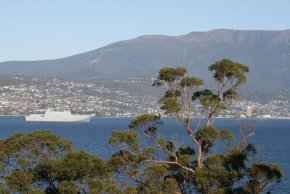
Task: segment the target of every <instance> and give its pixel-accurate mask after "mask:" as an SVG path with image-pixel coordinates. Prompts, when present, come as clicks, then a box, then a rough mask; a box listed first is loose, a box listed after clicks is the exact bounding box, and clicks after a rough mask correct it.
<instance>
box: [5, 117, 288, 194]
mask: <svg viewBox="0 0 290 194" xmlns="http://www.w3.org/2000/svg"><path fill="white" fill-rule="evenodd" d="M131 120H132V118H94V119H92V121H91V122H89V123H60V122H25V121H24V118H23V117H20V116H1V117H0V138H1V139H4V138H7V137H9V136H10V135H11V134H13V133H15V132H21V133H29V132H32V131H35V130H50V131H52V132H54V133H56V134H58V135H60V136H61V137H62V138H65V139H69V140H72V141H73V143H74V148H75V149H77V150H78V149H83V150H86V151H88V152H90V153H92V154H96V155H99V156H101V157H103V158H104V159H109V158H110V156H111V155H112V153H114V151H115V149H114V148H113V147H111V146H110V145H109V144H108V138H109V136H110V134H111V133H112V131H113V130H118V129H120V130H126V129H127V128H128V127H127V126H128V124H129V123H130V121H131ZM163 121H164V125H163V126H162V127H161V130H160V135H162V136H166V137H167V138H169V139H172V140H173V141H176V142H178V144H180V145H182V144H189V145H190V144H191V141H190V139H189V138H188V136H187V135H186V133H185V131H184V130H182V126H181V125H180V124H178V123H177V122H176V121H175V120H174V119H163ZM245 122H246V123H248V124H250V125H251V123H252V122H253V121H252V120H246V121H245ZM255 123H256V128H255V134H254V135H253V136H251V137H250V139H249V142H250V143H253V144H254V145H255V147H256V148H257V149H258V152H259V153H258V155H257V156H256V158H255V159H256V160H259V161H264V162H273V163H277V164H279V165H280V166H281V167H282V170H283V172H284V177H283V180H282V182H281V183H280V184H278V185H277V186H275V187H274V188H273V191H272V192H273V193H278V194H288V193H290V141H289V138H290V120H286V119H284V120H279V119H267V120H256V121H255ZM237 124H238V123H237V121H235V120H233V119H218V120H217V121H216V122H215V124H214V125H215V127H217V128H224V127H227V128H230V129H231V130H232V131H233V132H234V134H235V135H236V136H237V137H238V134H239V130H238V127H237ZM141 140H142V144H143V145H146V144H150V142H148V140H146V138H145V137H144V136H141ZM236 140H237V139H236ZM216 149H219V147H218V148H216Z"/></svg>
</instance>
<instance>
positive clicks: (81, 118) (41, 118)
mask: <svg viewBox="0 0 290 194" xmlns="http://www.w3.org/2000/svg"><path fill="white" fill-rule="evenodd" d="M93 117H94V115H71V116H69V117H62V116H49V117H47V116H45V115H39V114H32V115H28V116H25V121H36V122H90V120H91V119H92V118H93Z"/></svg>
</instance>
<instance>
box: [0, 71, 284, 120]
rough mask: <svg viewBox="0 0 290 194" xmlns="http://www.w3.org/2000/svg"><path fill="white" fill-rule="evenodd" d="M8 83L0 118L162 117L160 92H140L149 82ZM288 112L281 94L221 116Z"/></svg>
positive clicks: (0, 93)
mask: <svg viewBox="0 0 290 194" xmlns="http://www.w3.org/2000/svg"><path fill="white" fill-rule="evenodd" d="M8 80H9V81H3V82H2V84H1V86H0V97H1V101H0V114H1V115H27V114H30V113H41V112H44V111H45V110H46V109H47V108H55V109H59V110H62V109H69V110H71V111H72V112H73V113H78V114H86V113H95V114H96V115H97V116H100V117H132V116H136V115H139V114H144V113H151V114H161V115H162V112H159V111H158V109H157V108H156V107H158V106H159V104H158V99H159V97H160V93H158V92H156V90H144V91H141V89H140V88H144V87H151V84H152V79H142V78H130V79H124V80H120V79H116V80H110V81H108V82H98V81H92V82H81V81H69V80H62V79H55V78H39V77H24V76H9V79H8ZM111 82H112V83H111ZM108 83H111V84H108ZM148 91H150V92H148ZM199 109H200V107H199V105H198V104H197V105H195V110H196V111H194V114H195V115H193V116H200V115H199V114H198V113H199V112H200V111H198V110H199ZM289 112H290V102H289V101H288V98H287V97H285V96H283V95H282V94H281V95H279V96H278V97H277V98H276V99H272V100H269V101H267V102H263V103H262V102H255V101H250V100H240V101H238V102H237V103H235V104H233V105H232V107H231V108H230V109H228V110H226V111H225V112H223V113H222V114H221V117H226V118H233V117H236V118H240V117H241V118H290V113H289Z"/></svg>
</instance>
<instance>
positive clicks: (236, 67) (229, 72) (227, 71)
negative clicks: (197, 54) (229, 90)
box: [208, 59, 249, 86]
mask: <svg viewBox="0 0 290 194" xmlns="http://www.w3.org/2000/svg"><path fill="white" fill-rule="evenodd" d="M208 69H209V71H213V72H214V74H213V77H214V78H215V80H216V81H217V82H218V83H225V82H226V81H227V80H229V81H230V82H231V84H232V86H237V85H239V84H242V83H245V82H246V81H247V78H246V76H245V73H248V72H249V68H248V67H247V66H245V65H242V64H240V63H236V62H233V61H231V60H229V59H222V60H220V61H217V62H215V63H214V64H212V65H210V66H209V68H208ZM225 79H227V80H225Z"/></svg>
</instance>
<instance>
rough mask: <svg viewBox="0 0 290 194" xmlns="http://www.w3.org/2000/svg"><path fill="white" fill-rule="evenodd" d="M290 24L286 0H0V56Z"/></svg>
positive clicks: (61, 53) (54, 53)
mask: <svg viewBox="0 0 290 194" xmlns="http://www.w3.org/2000/svg"><path fill="white" fill-rule="evenodd" d="M218 28H228V29H246V30H248V29H255V30H281V29H289V28H290V0H143V1H141V0H114V1H113V0H46V1H45V0H25V1H24V0H0V61H7V60H36V59H52V58H59V57H66V56H69V55H72V54H77V53H81V52H86V51H89V50H93V49H97V48H99V47H102V46H105V45H107V44H109V43H112V42H115V41H119V40H124V39H131V38H134V37H137V36H140V35H145V34H164V35H181V34H186V33H189V32H191V31H207V30H212V29H218Z"/></svg>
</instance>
